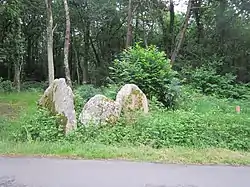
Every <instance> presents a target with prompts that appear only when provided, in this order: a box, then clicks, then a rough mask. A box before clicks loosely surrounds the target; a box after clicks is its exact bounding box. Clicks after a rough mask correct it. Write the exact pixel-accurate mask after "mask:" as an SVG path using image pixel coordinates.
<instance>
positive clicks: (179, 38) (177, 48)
mask: <svg viewBox="0 0 250 187" xmlns="http://www.w3.org/2000/svg"><path fill="white" fill-rule="evenodd" d="M192 5H193V0H189V1H188V6H187V11H186V15H185V20H184V23H183V25H182V27H181V29H180V32H179V34H178V36H177V39H176V43H175V48H174V51H173V53H172V54H171V64H172V65H173V63H174V62H175V59H176V57H177V55H178V53H179V51H180V48H181V45H182V43H183V40H184V36H185V33H186V30H187V26H188V21H189V18H190V14H191V10H192Z"/></svg>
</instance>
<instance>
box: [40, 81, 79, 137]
mask: <svg viewBox="0 0 250 187" xmlns="http://www.w3.org/2000/svg"><path fill="white" fill-rule="evenodd" d="M39 105H40V106H43V107H45V108H47V109H49V110H50V111H51V112H52V113H53V114H55V115H56V114H59V115H61V116H62V121H63V123H64V127H65V133H66V134H67V133H68V132H70V131H72V130H74V129H76V127H77V121H76V112H75V107H74V94H73V91H72V89H71V88H70V87H69V86H68V85H67V84H66V81H65V79H64V78H60V79H55V80H54V82H53V83H52V84H51V85H50V86H49V87H48V88H47V89H46V90H45V92H44V94H43V96H42V97H41V99H40V100H39Z"/></svg>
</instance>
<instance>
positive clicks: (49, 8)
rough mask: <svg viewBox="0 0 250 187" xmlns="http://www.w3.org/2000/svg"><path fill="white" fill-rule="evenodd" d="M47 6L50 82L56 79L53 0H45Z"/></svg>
mask: <svg viewBox="0 0 250 187" xmlns="http://www.w3.org/2000/svg"><path fill="white" fill-rule="evenodd" d="M45 3H46V8H47V19H48V20H47V53H48V54H47V55H48V74H49V84H50V85H51V84H52V83H53V81H54V77H55V73H54V71H55V70H54V61H53V15H52V0H45Z"/></svg>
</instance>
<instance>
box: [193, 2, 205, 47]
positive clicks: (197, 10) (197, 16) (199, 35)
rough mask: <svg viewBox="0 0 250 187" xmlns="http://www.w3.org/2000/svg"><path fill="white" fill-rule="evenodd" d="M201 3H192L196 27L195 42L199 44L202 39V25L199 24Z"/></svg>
mask: <svg viewBox="0 0 250 187" xmlns="http://www.w3.org/2000/svg"><path fill="white" fill-rule="evenodd" d="M201 1H202V0H196V1H195V3H194V7H195V9H194V17H195V22H196V27H197V42H198V43H200V41H201V39H202V38H203V25H202V22H201V16H202V13H201V12H202V11H201Z"/></svg>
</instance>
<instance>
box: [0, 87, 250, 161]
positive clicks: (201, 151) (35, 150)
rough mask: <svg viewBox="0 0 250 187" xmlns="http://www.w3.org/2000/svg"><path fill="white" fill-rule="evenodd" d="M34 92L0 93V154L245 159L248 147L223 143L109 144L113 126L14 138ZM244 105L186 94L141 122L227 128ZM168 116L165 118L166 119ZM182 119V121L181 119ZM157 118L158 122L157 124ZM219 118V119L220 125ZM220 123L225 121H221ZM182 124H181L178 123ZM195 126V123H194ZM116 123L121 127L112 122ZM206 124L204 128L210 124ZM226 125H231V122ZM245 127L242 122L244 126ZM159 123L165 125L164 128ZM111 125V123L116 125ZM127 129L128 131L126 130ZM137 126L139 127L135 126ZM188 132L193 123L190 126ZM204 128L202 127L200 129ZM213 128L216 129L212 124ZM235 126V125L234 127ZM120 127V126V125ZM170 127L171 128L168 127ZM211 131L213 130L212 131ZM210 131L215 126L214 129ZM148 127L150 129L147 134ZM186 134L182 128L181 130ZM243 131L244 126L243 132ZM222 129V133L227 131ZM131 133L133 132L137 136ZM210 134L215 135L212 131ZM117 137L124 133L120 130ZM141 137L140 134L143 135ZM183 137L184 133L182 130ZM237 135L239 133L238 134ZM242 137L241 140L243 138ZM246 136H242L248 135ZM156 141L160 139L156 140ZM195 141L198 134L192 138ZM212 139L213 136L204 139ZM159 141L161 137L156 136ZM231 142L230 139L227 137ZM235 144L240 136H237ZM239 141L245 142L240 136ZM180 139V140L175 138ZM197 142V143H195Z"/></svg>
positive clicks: (243, 120)
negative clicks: (177, 104) (80, 133)
mask: <svg viewBox="0 0 250 187" xmlns="http://www.w3.org/2000/svg"><path fill="white" fill-rule="evenodd" d="M40 95H41V94H40V93H37V92H22V93H19V94H17V93H11V94H0V116H1V117H0V127H1V128H0V154H2V155H14V156H17V155H29V156H30V155H36V156H60V157H72V158H84V159H125V160H137V161H151V162H163V163H185V164H231V165H250V152H247V151H243V150H240V149H239V150H229V149H228V148H227V147H226V146H225V148H223V146H216V145H215V144H214V145H213V146H210V147H206V146H197V147H192V146H178V145H179V144H178V143H176V144H175V145H173V146H171V148H169V146H167V147H168V148H167V147H166V146H162V147H161V148H158V149H155V148H153V147H152V146H149V145H144V146H143V145H141V144H134V145H132V146H128V145H130V144H129V142H128V144H126V141H124V142H125V143H122V144H116V143H114V144H112V145H108V143H107V142H105V141H106V140H107V141H110V140H108V139H110V138H111V140H112V137H114V136H115V138H117V137H116V136H117V134H116V133H117V132H116V131H114V129H112V128H106V130H105V129H104V130H105V131H103V133H102V134H106V135H107V136H100V137H97V138H96V137H92V140H91V141H89V142H82V141H74V142H73V143H72V142H71V143H70V142H68V141H61V142H36V141H33V142H13V141H12V140H11V139H10V138H9V137H10V135H11V134H12V133H13V132H15V131H17V130H18V128H19V127H20V122H21V121H22V120H23V119H25V118H27V117H29V116H32V115H33V114H34V112H35V111H36V101H37V100H38V99H39V97H40ZM1 105H2V106H8V107H10V108H11V110H7V112H6V110H5V109H3V108H4V107H2V109H1ZM236 105H240V106H242V112H241V114H236V113H235V106H236ZM247 106H250V105H249V103H248V102H245V101H228V100H221V99H215V98H213V97H205V96H201V95H197V96H196V97H192V98H191V99H189V102H186V103H185V106H183V107H182V109H181V110H178V111H176V112H163V113H161V114H159V113H158V114H154V113H153V114H152V116H151V117H149V118H147V119H144V121H142V122H143V123H142V125H141V126H142V127H143V126H147V125H148V126H147V127H148V128H149V129H150V127H151V126H153V129H151V130H152V132H155V131H157V130H158V131H159V132H161V131H162V129H160V130H159V127H161V128H163V127H164V125H169V124H171V127H175V126H177V127H178V128H179V127H180V125H181V128H180V129H179V130H183V129H182V128H183V127H185V125H186V124H187V125H186V127H188V128H190V127H192V128H197V127H196V126H192V125H191V126H188V125H189V123H190V121H192V120H194V121H193V122H192V124H195V125H196V123H199V121H201V123H202V124H203V126H206V125H210V126H211V124H214V126H215V127H216V128H217V126H218V125H219V126H218V127H221V128H225V129H226V128H228V125H227V124H226V123H229V124H232V125H234V124H235V125H236V128H237V127H238V126H240V125H242V124H243V125H245V124H250V123H249V122H250V111H249V109H248V107H247ZM166 121H167V123H165V122H166ZM184 121H185V122H187V123H186V124H183V122H184ZM158 124H162V126H158ZM221 124H222V125H221ZM223 124H224V125H223ZM183 125H184V126H183ZM198 127H200V126H198ZM117 128H121V127H117ZM211 128H212V127H210V128H209V129H211ZM230 128H231V127H230ZM244 128H245V126H244ZM163 129H164V128H163ZM115 130H116V129H115ZM127 130H131V131H127ZM133 130H134V129H133V128H132V127H127V128H126V131H127V132H128V134H131V133H133ZM138 130H139V131H140V130H141V129H138ZM190 130H191V131H190V132H192V129H190ZM202 130H203V129H202ZM215 130H216V131H217V129H215ZM236 130H237V129H236ZM124 132H125V131H124ZM173 132H174V131H173ZM211 132H212V131H211ZM213 132H214V131H213ZM150 133H151V131H150V132H149V134H150ZM180 133H183V134H184V135H185V134H189V131H187V132H180ZM243 133H244V132H243ZM226 135H227V134H226ZM136 136H137V135H135V136H134V137H136ZM213 136H214V135H213ZM120 137H121V138H122V137H123V135H120ZM143 138H144V137H143V136H142V140H144V139H143ZM183 138H185V139H186V137H185V136H183ZM240 138H241V137H240ZM244 138H245V137H243V138H242V141H243V140H245V139H244ZM247 140H248V139H246V141H247ZM159 141H160V140H159ZM197 141H198V140H197ZM209 141H212V140H209ZM160 142H161V141H160ZM232 142H233V140H232ZM236 143H237V144H239V142H236ZM243 143H244V142H243ZM180 145H181V144H180ZM197 145H198V144H197Z"/></svg>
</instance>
